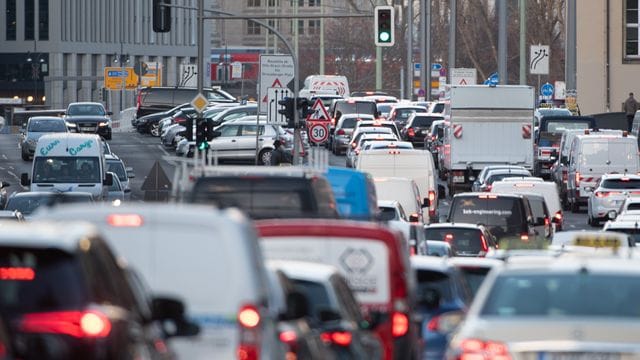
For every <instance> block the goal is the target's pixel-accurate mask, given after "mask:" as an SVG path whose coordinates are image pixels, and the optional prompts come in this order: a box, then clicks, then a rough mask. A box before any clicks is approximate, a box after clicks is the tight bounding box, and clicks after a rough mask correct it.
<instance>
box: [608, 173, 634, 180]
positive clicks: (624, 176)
mask: <svg viewBox="0 0 640 360" xmlns="http://www.w3.org/2000/svg"><path fill="white" fill-rule="evenodd" d="M622 178H628V179H633V180H640V175H636V174H604V175H602V177H601V179H602V180H605V179H606V180H609V179H622Z"/></svg>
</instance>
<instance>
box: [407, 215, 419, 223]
mask: <svg viewBox="0 0 640 360" xmlns="http://www.w3.org/2000/svg"><path fill="white" fill-rule="evenodd" d="M419 221H420V217H419V216H418V214H411V215H409V222H412V223H413V222H419Z"/></svg>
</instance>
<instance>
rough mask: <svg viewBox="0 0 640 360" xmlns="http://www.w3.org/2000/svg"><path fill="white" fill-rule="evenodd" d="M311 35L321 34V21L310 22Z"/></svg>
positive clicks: (309, 31) (309, 30)
mask: <svg viewBox="0 0 640 360" xmlns="http://www.w3.org/2000/svg"><path fill="white" fill-rule="evenodd" d="M308 33H309V35H313V34H319V33H320V20H309V29H308Z"/></svg>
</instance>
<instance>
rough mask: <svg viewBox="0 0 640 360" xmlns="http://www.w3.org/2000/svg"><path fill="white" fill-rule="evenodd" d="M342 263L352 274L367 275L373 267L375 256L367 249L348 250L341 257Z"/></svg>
mask: <svg viewBox="0 0 640 360" xmlns="http://www.w3.org/2000/svg"><path fill="white" fill-rule="evenodd" d="M340 263H342V266H343V267H344V268H345V270H347V271H348V272H350V273H356V274H366V273H367V272H369V269H371V266H373V256H371V254H370V253H369V252H368V251H367V250H366V249H354V248H348V249H347V250H345V252H343V253H342V255H341V256H340Z"/></svg>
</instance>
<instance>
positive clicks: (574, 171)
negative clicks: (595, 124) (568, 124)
mask: <svg viewBox="0 0 640 360" xmlns="http://www.w3.org/2000/svg"><path fill="white" fill-rule="evenodd" d="M585 132H586V133H585V134H582V135H576V136H575V138H574V139H573V142H572V143H571V150H570V151H569V169H568V174H567V175H568V176H567V202H568V204H569V206H570V208H571V211H573V212H576V211H578V209H579V207H580V205H586V204H587V199H588V197H589V189H593V188H595V186H596V183H597V182H598V180H600V177H601V176H602V175H603V174H616V173H617V174H637V173H638V171H639V170H640V159H639V157H638V141H637V139H636V137H635V136H629V135H627V132H626V131H625V132H623V134H621V135H617V134H611V133H607V134H601V133H599V132H597V131H593V132H591V131H585Z"/></svg>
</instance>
